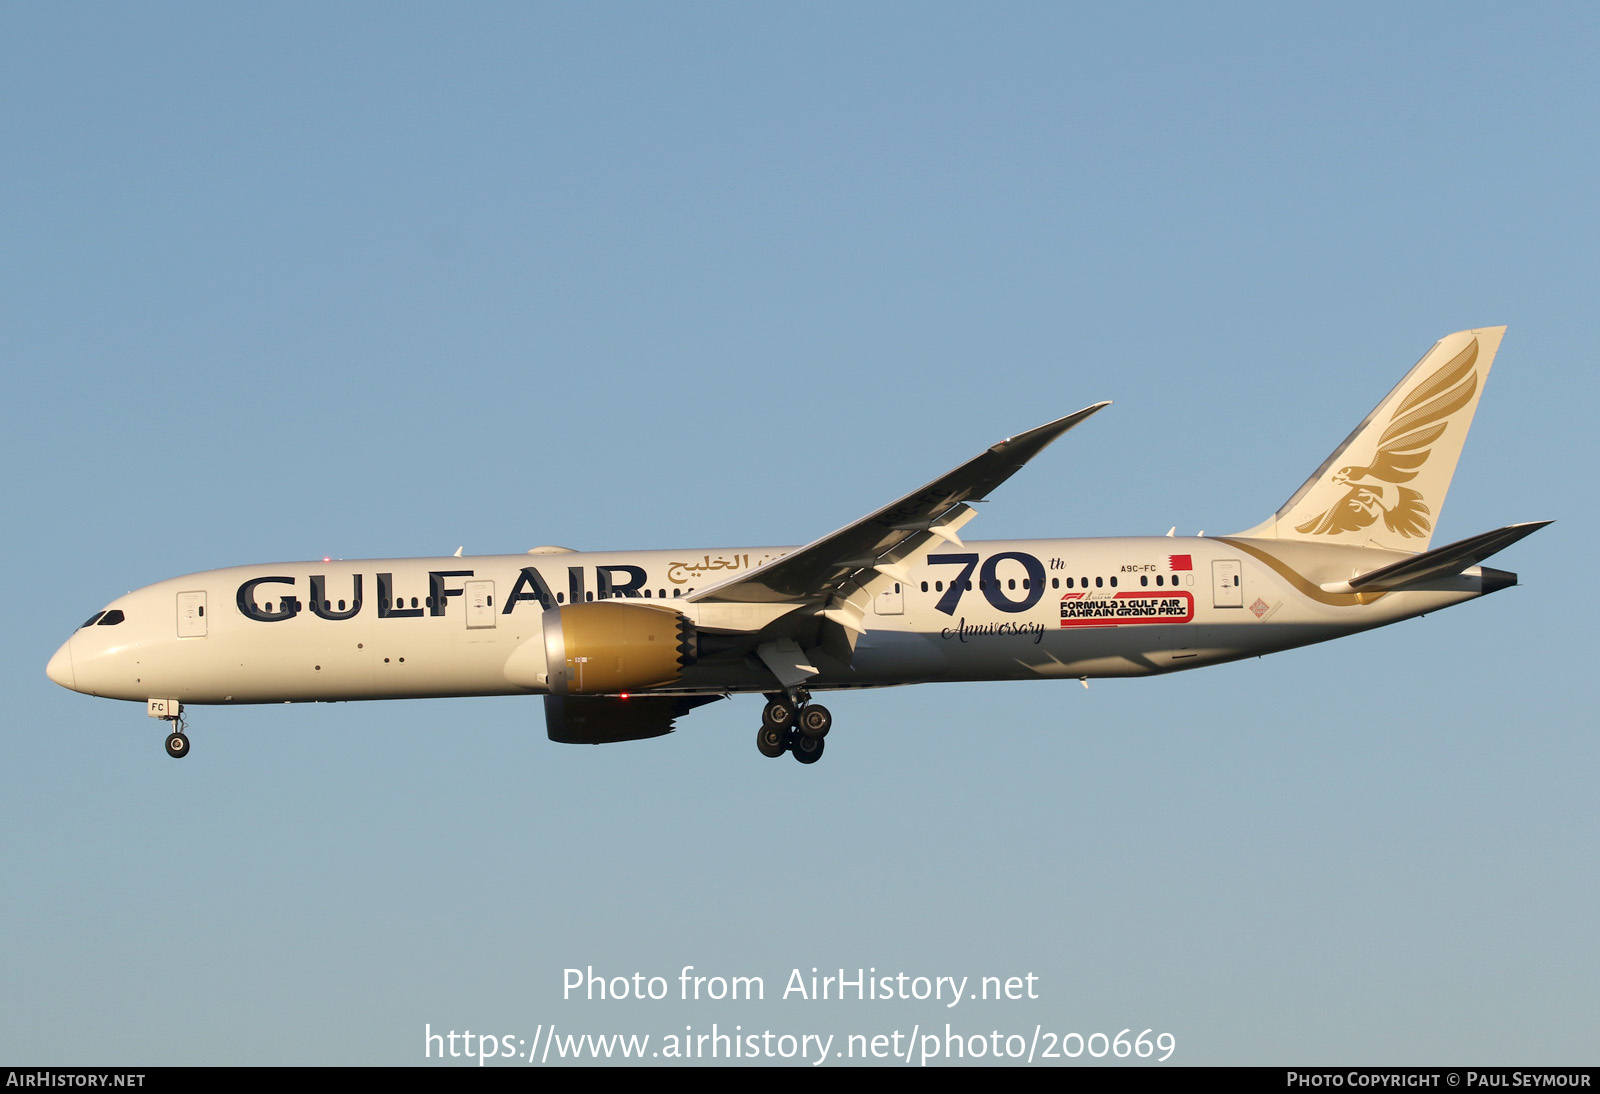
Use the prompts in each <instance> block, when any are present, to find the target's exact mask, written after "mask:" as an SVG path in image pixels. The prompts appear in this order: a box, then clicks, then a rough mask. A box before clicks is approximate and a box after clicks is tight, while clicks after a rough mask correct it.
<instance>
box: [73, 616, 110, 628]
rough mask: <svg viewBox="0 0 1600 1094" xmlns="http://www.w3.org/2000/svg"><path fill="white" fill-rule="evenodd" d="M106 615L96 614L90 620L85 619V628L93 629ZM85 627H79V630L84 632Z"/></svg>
mask: <svg viewBox="0 0 1600 1094" xmlns="http://www.w3.org/2000/svg"><path fill="white" fill-rule="evenodd" d="M105 614H106V613H105V612H95V613H94V614H93V615H91V616H90V617H89V618H88V619H85V620H84V621H83V627H92V626H94V625H95V624H96V623H98V622H100V617H101V616H102V615H105ZM83 627H79V628H78V629H79V630H80V631H81V630H83Z"/></svg>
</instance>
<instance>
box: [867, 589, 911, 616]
mask: <svg viewBox="0 0 1600 1094" xmlns="http://www.w3.org/2000/svg"><path fill="white" fill-rule="evenodd" d="M872 610H873V611H874V612H876V613H877V614H879V615H904V614H905V611H906V594H905V593H904V591H902V589H901V586H900V582H898V581H895V582H891V583H890V584H889V585H888V587H886V588H885V589H884V590H883V592H881V593H879V594H878V595H877V596H875V597H873V598H872Z"/></svg>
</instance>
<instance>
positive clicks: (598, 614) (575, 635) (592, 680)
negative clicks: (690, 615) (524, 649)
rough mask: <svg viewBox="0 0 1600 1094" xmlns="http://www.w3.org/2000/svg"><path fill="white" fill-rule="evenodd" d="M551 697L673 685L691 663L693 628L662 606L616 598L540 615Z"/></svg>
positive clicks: (576, 605) (692, 625) (602, 693)
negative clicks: (541, 616) (541, 617)
mask: <svg viewBox="0 0 1600 1094" xmlns="http://www.w3.org/2000/svg"><path fill="white" fill-rule="evenodd" d="M541 622H542V624H543V626H544V653H545V664H546V666H547V669H546V671H547V672H548V673H549V688H550V694H552V695H615V694H618V693H619V692H624V691H641V690H644V689H646V688H653V687H664V686H666V685H668V684H672V683H676V682H677V680H678V677H679V676H680V675H681V674H682V672H683V670H684V668H685V667H686V666H688V665H692V664H693V663H694V660H695V629H694V624H693V623H691V622H689V620H688V619H686V618H685V617H684V616H682V615H680V614H679V613H678V612H676V611H674V610H673V609H672V608H669V607H667V606H666V605H660V606H657V605H654V604H640V603H637V602H624V601H621V600H598V601H595V602H593V603H590V604H568V605H565V606H564V607H560V608H555V609H552V610H550V611H547V612H545V613H544V617H543V619H542V620H541Z"/></svg>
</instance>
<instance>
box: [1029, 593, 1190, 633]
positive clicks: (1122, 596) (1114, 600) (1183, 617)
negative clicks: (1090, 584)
mask: <svg viewBox="0 0 1600 1094" xmlns="http://www.w3.org/2000/svg"><path fill="white" fill-rule="evenodd" d="M1193 619H1194V594H1193V593H1188V592H1184V591H1182V590H1178V589H1174V590H1170V591H1167V592H1156V591H1154V590H1152V591H1149V592H1126V593H1116V594H1114V595H1112V596H1110V597H1095V598H1091V597H1090V596H1089V595H1088V594H1087V593H1068V594H1067V595H1066V596H1064V597H1062V598H1061V625H1062V626H1063V627H1120V626H1122V625H1124V624H1126V623H1188V622H1190V621H1192V620H1193Z"/></svg>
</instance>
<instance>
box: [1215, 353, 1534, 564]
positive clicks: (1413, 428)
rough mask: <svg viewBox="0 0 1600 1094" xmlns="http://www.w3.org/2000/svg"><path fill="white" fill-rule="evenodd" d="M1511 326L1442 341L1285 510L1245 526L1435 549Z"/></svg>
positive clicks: (1290, 535) (1266, 535)
mask: <svg viewBox="0 0 1600 1094" xmlns="http://www.w3.org/2000/svg"><path fill="white" fill-rule="evenodd" d="M1505 331H1506V329H1505V328H1504V327H1481V328H1479V329H1478V330H1464V331H1458V332H1457V333H1455V334H1450V335H1446V336H1445V337H1443V338H1441V339H1439V341H1437V342H1435V343H1434V345H1433V348H1432V349H1430V350H1429V351H1428V352H1427V353H1425V354H1424V355H1423V357H1422V360H1420V361H1418V362H1417V363H1416V365H1415V366H1414V367H1413V368H1412V369H1411V371H1410V372H1408V373H1406V377H1405V379H1403V380H1401V381H1400V383H1399V384H1398V385H1397V386H1396V387H1395V389H1394V390H1393V391H1391V392H1389V394H1388V395H1387V396H1386V397H1385V398H1384V400H1383V402H1381V403H1379V404H1378V406H1377V409H1376V410H1374V411H1373V412H1372V413H1371V414H1368V415H1367V419H1366V421H1364V422H1362V423H1361V424H1360V425H1358V426H1357V427H1356V429H1355V432H1354V433H1351V434H1350V436H1348V437H1346V438H1345V441H1344V443H1343V444H1341V445H1340V446H1339V447H1338V448H1336V449H1334V450H1333V455H1331V456H1329V457H1328V458H1327V459H1326V460H1325V461H1323V464H1322V466H1321V467H1319V468H1317V470H1316V473H1315V474H1313V475H1312V476H1311V477H1310V478H1309V479H1307V480H1306V482H1305V485H1304V486H1302V487H1300V489H1299V490H1297V491H1295V494H1294V496H1293V497H1292V498H1290V499H1289V500H1288V501H1286V502H1284V504H1283V507H1282V508H1281V509H1279V510H1278V511H1277V512H1276V513H1275V514H1273V515H1272V516H1271V517H1270V518H1269V519H1267V520H1266V521H1264V522H1263V523H1261V524H1258V525H1256V527H1254V528H1252V529H1250V530H1249V531H1248V532H1240V533H1239V535H1240V536H1241V537H1248V538H1254V539H1298V540H1309V541H1312V542H1316V543H1346V544H1352V545H1355V546H1358V547H1382V548H1385V549H1388V550H1393V551H1413V552H1416V551H1426V550H1427V549H1428V543H1429V541H1430V540H1431V539H1432V538H1433V528H1434V525H1435V523H1437V521H1438V519H1439V511H1440V510H1441V509H1442V508H1444V496H1445V492H1446V491H1448V490H1449V489H1450V478H1451V476H1452V475H1454V474H1455V470H1456V461H1457V460H1459V459H1460V458H1461V445H1462V443H1463V442H1464V441H1465V440H1466V439H1467V430H1468V429H1469V428H1470V427H1471V425H1472V414H1473V412H1474V411H1475V410H1477V409H1478V397H1479V396H1480V395H1482V394H1483V382H1484V379H1485V378H1486V377H1487V376H1488V375H1489V366H1490V365H1492V364H1493V363H1494V355H1495V351H1496V350H1498V349H1499V348H1500V338H1501V336H1502V335H1503V334H1505Z"/></svg>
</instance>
